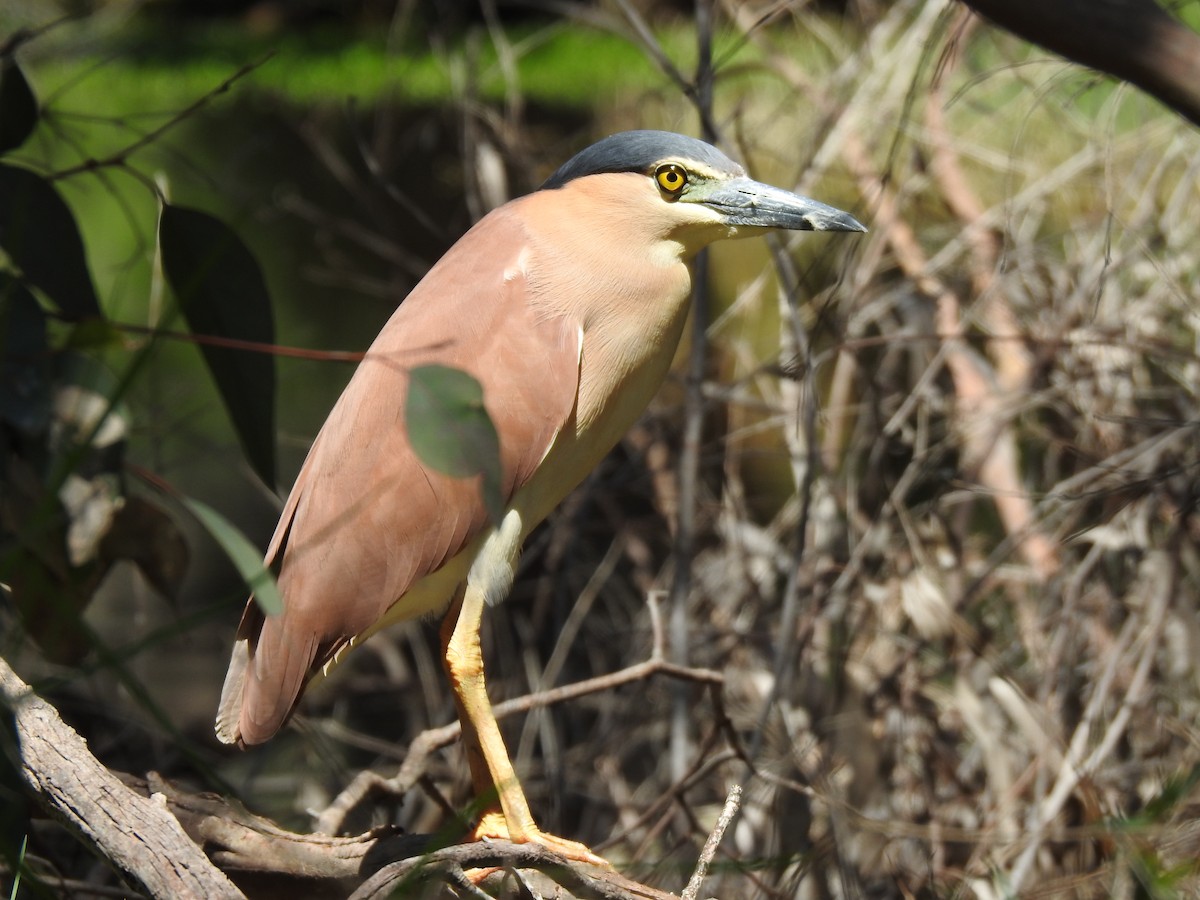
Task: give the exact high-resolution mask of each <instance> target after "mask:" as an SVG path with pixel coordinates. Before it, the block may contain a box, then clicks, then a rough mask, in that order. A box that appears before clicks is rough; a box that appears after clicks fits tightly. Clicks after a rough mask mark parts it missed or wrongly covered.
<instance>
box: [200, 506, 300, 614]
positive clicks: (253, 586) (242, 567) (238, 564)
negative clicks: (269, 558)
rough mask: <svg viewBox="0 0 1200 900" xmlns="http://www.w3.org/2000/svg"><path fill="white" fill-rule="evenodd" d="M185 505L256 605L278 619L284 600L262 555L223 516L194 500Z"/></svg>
mask: <svg viewBox="0 0 1200 900" xmlns="http://www.w3.org/2000/svg"><path fill="white" fill-rule="evenodd" d="M181 499H182V500H183V505H184V506H186V507H187V508H188V510H189V511H190V512H191V514H192V515H193V516H195V517H196V520H197V521H198V522H199V523H200V524H201V525H203V526H204V530H205V531H207V532H208V533H209V534H211V535H212V537H213V540H215V541H216V542H217V543H218V544H219V545H220V547H221V549H222V550H224V551H225V555H226V556H228V557H229V561H230V562H231V563H233V566H234V568H235V569H237V570H238V574H239V575H241V576H242V580H243V581H244V582H246V586H247V587H248V588H250V592H251V593H252V594H253V595H254V602H255V603H257V604H258V605H259V607H260V608H261V609H262V611H263V612H264V613H266V614H267V615H268V616H277V615H279V614H280V613H282V612H283V600H282V599H281V598H280V596H279V588H278V586H277V585H276V584H275V576H274V575H272V574H271V570H270V569H268V568H267V567H266V565H264V564H263V558H262V554H261V553H260V552H259V551H258V548H257V547H255V546H254V545H253V544H252V543H250V541H249V540H247V538H246V536H245V535H244V534H242V533H241V532H240V531H239V530H238V529H237V527H236V526H235V525H234V524H233V523H232V522H230V521H229V520H228V519H226V518H225V517H224V516H223V515H221V514H220V513H219V512H217V511H216V510H215V509H213V508H212V507H211V506H209V505H208V504H207V503H203V502H202V501H200V500H197V499H195V498H194V497H183V498H181Z"/></svg>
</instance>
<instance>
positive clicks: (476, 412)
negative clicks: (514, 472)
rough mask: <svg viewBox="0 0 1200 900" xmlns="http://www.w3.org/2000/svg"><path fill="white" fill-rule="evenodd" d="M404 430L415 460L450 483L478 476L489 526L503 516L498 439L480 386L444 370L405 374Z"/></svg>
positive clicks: (433, 367) (430, 368)
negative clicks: (447, 478)
mask: <svg viewBox="0 0 1200 900" xmlns="http://www.w3.org/2000/svg"><path fill="white" fill-rule="evenodd" d="M405 427H406V428H407V429H408V437H409V440H410V441H411V442H412V446H413V450H415V451H416V454H417V456H418V457H419V458H420V460H421V461H422V462H423V463H425V465H427V466H429V467H430V468H432V469H436V470H437V471H439V472H441V473H443V474H445V475H450V476H451V477H453V478H473V477H475V476H480V489H481V490H482V491H483V502H484V503H485V504H486V506H487V510H488V515H490V516H491V517H492V521H493V522H499V521H500V519H501V518H502V517H503V516H504V498H503V496H502V495H501V491H500V438H499V437H498V435H497V434H496V426H495V425H493V424H492V420H491V419H490V418H489V417H488V414H487V410H486V409H485V408H484V406H483V385H481V384H480V383H479V382H478V381H477V380H476V379H475V378H473V377H472V376H471V375H469V374H467V373H466V372H463V371H460V370H458V369H451V368H448V367H447V366H438V365H429V366H417V367H415V368H414V369H413V370H412V371H411V372H410V373H409V382H408V399H407V401H406V403H405Z"/></svg>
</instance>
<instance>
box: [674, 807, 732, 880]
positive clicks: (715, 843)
mask: <svg viewBox="0 0 1200 900" xmlns="http://www.w3.org/2000/svg"><path fill="white" fill-rule="evenodd" d="M741 805H742V786H741V785H740V784H735V785H733V786H732V787H731V788H730V789H729V795H728V796H727V797H726V798H725V806H724V808H723V809H722V810H721V815H720V816H719V817H718V818H717V824H716V825H715V826H714V827H713V830H712V833H711V834H709V836H708V840H707V841H705V842H704V849H703V850H701V851H700V858H699V859H698V860H697V861H696V870H695V871H694V872H692V877H691V878H690V879H689V880H688V883H687V887H686V888H684V889H683V893H682V894H680V897H679V900H696V897H697V896H698V895H699V894H700V885H701V884H703V883H704V876H706V875H707V874H708V867H709V865H711V864H712V861H713V857H714V856H716V855H717V847H719V846H720V845H721V838H723V837H725V829H727V828H728V827H729V823H731V822H732V821H733V817H734V816H736V815H737V811H738V808H739V807H740V806H741Z"/></svg>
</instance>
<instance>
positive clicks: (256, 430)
mask: <svg viewBox="0 0 1200 900" xmlns="http://www.w3.org/2000/svg"><path fill="white" fill-rule="evenodd" d="M39 120H40V111H39V106H38V103H37V100H36V98H35V96H34V94H33V92H32V90H31V89H30V86H29V82H28V81H27V79H26V78H25V76H24V74H23V72H22V71H21V68H20V66H19V65H18V64H17V63H16V61H15V60H14V59H12V58H11V56H9V57H6V58H5V59H4V60H3V62H2V63H0V154H4V153H7V152H10V151H12V150H15V149H19V148H21V147H23V146H24V145H25V143H26V141H27V140H28V139H29V137H30V136H31V135H32V134H33V133H34V132H35V130H36V128H37V126H38V124H39ZM136 146H137V145H135V147H136ZM109 164H110V165H126V164H127V160H125V159H124V158H119V159H118V161H115V162H110V163H109ZM104 165H105V164H104V163H99V164H96V165H95V166H83V167H80V168H78V169H74V170H71V172H72V173H73V174H74V175H75V177H80V175H81V174H82V173H90V172H92V171H94V170H98V169H101V168H103V166H104ZM143 183H146V184H149V182H148V181H146V182H143ZM163 218H164V224H163V232H164V250H163V256H164V260H166V265H167V270H168V272H167V274H168V277H169V278H170V279H171V281H172V283H173V284H174V285H175V287H176V291H177V293H178V294H179V297H180V303H181V306H182V308H183V311H184V313H185V317H186V318H187V320H188V321H189V323H191V324H192V326H193V328H195V329H196V330H197V331H200V330H203V331H204V332H205V334H207V335H209V336H212V337H215V338H216V339H218V340H220V339H230V338H232V339H234V340H237V339H243V340H244V339H250V340H260V341H265V342H269V341H270V340H272V338H273V328H272V321H271V312H270V305H269V300H268V297H267V293H266V287H265V284H264V282H263V279H262V276H261V273H260V272H259V270H258V266H257V263H256V262H255V261H254V259H253V257H252V256H251V255H250V254H249V252H248V251H247V250H246V249H245V247H244V246H243V245H242V244H241V242H240V241H239V240H238V239H237V237H236V236H235V235H234V234H233V232H232V231H231V230H230V229H228V228H227V227H226V226H224V225H222V224H221V223H220V222H218V221H217V220H215V219H213V218H212V217H210V216H207V215H205V214H203V213H198V212H194V211H190V210H182V209H175V208H171V207H167V211H166V212H165V213H164V217H163ZM0 250H2V251H3V255H0V497H2V498H3V499H4V503H3V505H2V506H0V582H3V583H4V584H5V586H6V590H7V592H8V593H9V594H10V597H11V601H12V604H13V607H14V608H15V610H16V611H17V612H18V614H19V615H20V617H21V619H22V621H23V623H24V626H25V629H26V630H27V632H28V633H29V634H31V635H32V636H33V637H34V638H35V639H36V640H37V641H38V643H39V644H40V645H41V647H42V650H43V652H44V653H45V654H46V655H47V656H49V657H50V658H53V659H56V660H58V661H60V662H74V661H77V660H78V659H79V658H80V657H81V656H82V655H83V654H84V653H86V652H87V651H88V650H89V649H90V647H91V644H92V632H91V631H90V629H89V628H87V627H86V626H85V625H83V623H82V619H81V616H82V614H83V612H84V610H85V609H86V607H87V605H88V603H89V602H90V600H91V598H92V595H93V593H94V592H95V590H96V589H97V587H98V586H99V585H100V583H101V581H102V580H103V578H104V576H105V574H106V573H107V572H108V571H109V569H110V567H111V566H112V565H113V563H114V562H116V561H117V560H119V559H127V560H130V561H131V562H133V563H134V564H136V565H137V566H138V567H139V568H140V569H141V570H142V572H143V573H144V574H145V576H146V578H147V579H148V581H149V582H150V583H151V584H152V585H153V586H154V587H155V588H157V589H158V590H159V591H160V592H161V593H163V594H164V595H166V596H172V595H173V594H174V593H175V591H176V589H177V588H178V585H179V582H180V580H181V578H182V576H183V571H184V569H185V568H186V561H187V555H188V554H187V548H186V545H184V543H183V540H182V537H181V536H180V535H179V533H178V531H177V529H176V528H175V526H174V523H173V522H172V520H171V519H170V517H169V516H168V515H167V514H166V513H165V512H163V511H162V510H161V509H160V508H159V507H158V506H156V505H155V504H154V503H151V502H149V501H148V500H146V499H144V498H141V497H130V496H127V495H126V490H125V484H124V475H125V472H124V451H125V443H126V435H127V432H128V430H129V427H130V422H131V421H132V416H131V415H130V413H129V412H128V410H125V409H122V408H120V404H121V403H122V399H123V397H124V395H125V393H126V392H127V391H128V389H129V387H130V385H131V384H132V382H133V379H134V377H135V376H136V374H137V372H138V371H139V369H140V363H141V362H142V361H143V360H144V359H145V357H146V353H147V352H148V350H149V347H150V346H152V345H143V346H142V347H141V349H140V350H138V351H137V352H136V353H135V354H134V356H133V358H132V359H131V360H130V361H129V362H128V365H127V368H126V370H125V372H124V373H123V374H121V375H120V376H118V375H114V374H113V373H112V372H110V371H109V370H108V369H107V368H106V367H105V366H104V365H103V364H102V363H101V362H100V361H99V359H98V358H97V357H96V356H94V355H91V354H94V353H95V352H96V351H98V350H102V349H106V348H110V347H113V346H115V345H117V343H118V341H120V340H121V338H122V336H121V333H120V331H119V330H118V326H116V325H114V324H113V323H110V322H108V321H107V319H106V318H105V316H104V313H103V311H102V309H101V304H100V299H99V296H98V294H97V292H96V288H95V284H94V282H93V279H92V273H91V269H90V267H89V265H88V261H87V255H86V252H85V248H84V243H83V239H82V237H81V233H80V229H79V226H78V224H77V222H76V218H75V215H74V213H73V211H72V210H71V208H70V207H69V206H68V205H67V203H66V202H65V201H64V200H63V198H62V196H61V195H60V194H59V192H58V190H57V189H56V187H55V186H54V184H53V177H47V176H43V175H41V174H38V173H37V172H35V171H33V170H32V169H30V168H27V167H24V166H17V165H11V164H9V163H7V162H0ZM31 289H36V291H37V294H35V293H34V291H33V290H31ZM38 295H40V297H41V299H40V300H39V296H38ZM48 309H52V311H48ZM52 319H59V320H65V321H68V322H71V323H72V325H71V327H70V328H67V329H65V330H64V329H58V330H57V331H55V330H53V329H52V328H51V327H50V326H51V320H52ZM205 350H206V358H207V359H208V362H209V365H210V368H211V369H212V371H213V374H214V377H215V379H216V381H217V383H218V385H219V387H220V388H221V390H222V391H223V394H224V396H225V398H226V402H227V405H228V408H229V410H230V414H231V416H232V418H233V420H234V424H235V426H236V427H237V428H238V430H239V433H240V434H241V435H242V437H243V443H244V444H245V445H246V447H247V452H248V453H249V454H250V457H251V460H252V462H253V463H254V464H255V466H256V468H257V469H258V470H259V471H260V473H262V474H263V477H264V478H266V479H268V480H270V479H272V478H273V474H274V468H273V466H274V415H273V392H274V369H273V362H272V360H271V359H270V358H269V357H266V356H263V355H261V354H256V355H251V354H247V353H244V352H235V351H232V350H229V349H221V348H215V347H214V348H208V347H206V348H205ZM184 503H185V506H187V507H188V508H189V509H190V510H191V511H192V512H193V514H194V515H196V517H197V519H199V520H200V521H201V523H202V524H203V525H204V526H205V528H206V529H207V530H208V531H209V532H210V533H211V534H212V535H213V537H214V539H215V540H216V541H217V543H218V544H219V545H220V546H221V547H222V548H223V549H225V550H226V551H227V552H228V553H229V555H230V557H231V559H232V560H233V562H234V564H235V566H236V568H237V569H238V571H239V572H241V573H243V574H244V575H245V578H246V581H247V584H248V585H249V586H250V588H251V590H253V591H254V592H255V594H256V596H258V597H259V601H260V602H261V603H263V605H264V608H268V609H275V610H277V609H278V608H279V601H278V596H277V593H276V592H275V587H274V582H273V580H272V578H271V576H270V573H268V572H265V571H264V569H263V565H262V562H261V554H259V553H258V552H257V551H256V550H254V549H253V547H252V546H251V545H250V543H249V542H248V541H247V540H246V539H245V538H244V537H242V536H241V534H240V533H238V532H237V531H236V529H235V528H234V527H233V526H232V525H231V524H230V523H229V522H228V521H227V520H225V519H224V518H223V517H221V516H219V515H218V514H216V513H215V512H214V511H212V510H211V509H210V508H208V507H207V506H204V505H202V504H198V505H193V504H192V503H191V502H189V501H186V500H185V501H184Z"/></svg>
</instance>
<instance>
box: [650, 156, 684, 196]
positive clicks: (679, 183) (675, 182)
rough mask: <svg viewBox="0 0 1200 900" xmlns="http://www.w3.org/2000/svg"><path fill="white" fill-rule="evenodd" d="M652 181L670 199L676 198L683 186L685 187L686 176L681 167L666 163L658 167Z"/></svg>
mask: <svg viewBox="0 0 1200 900" xmlns="http://www.w3.org/2000/svg"><path fill="white" fill-rule="evenodd" d="M654 180H655V181H657V182H658V186H659V187H660V188H662V189H663V190H664V191H666V192H667V193H668V194H670V195H671V196H672V197H678V196H679V194H680V193H681V192H682V191H683V189H684V186H685V185H687V182H688V176H687V172H686V171H685V170H684V169H683V167H682V166H677V165H675V164H674V163H667V164H666V165H665V166H659V167H658V169H657V170H656V171H655V173H654Z"/></svg>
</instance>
